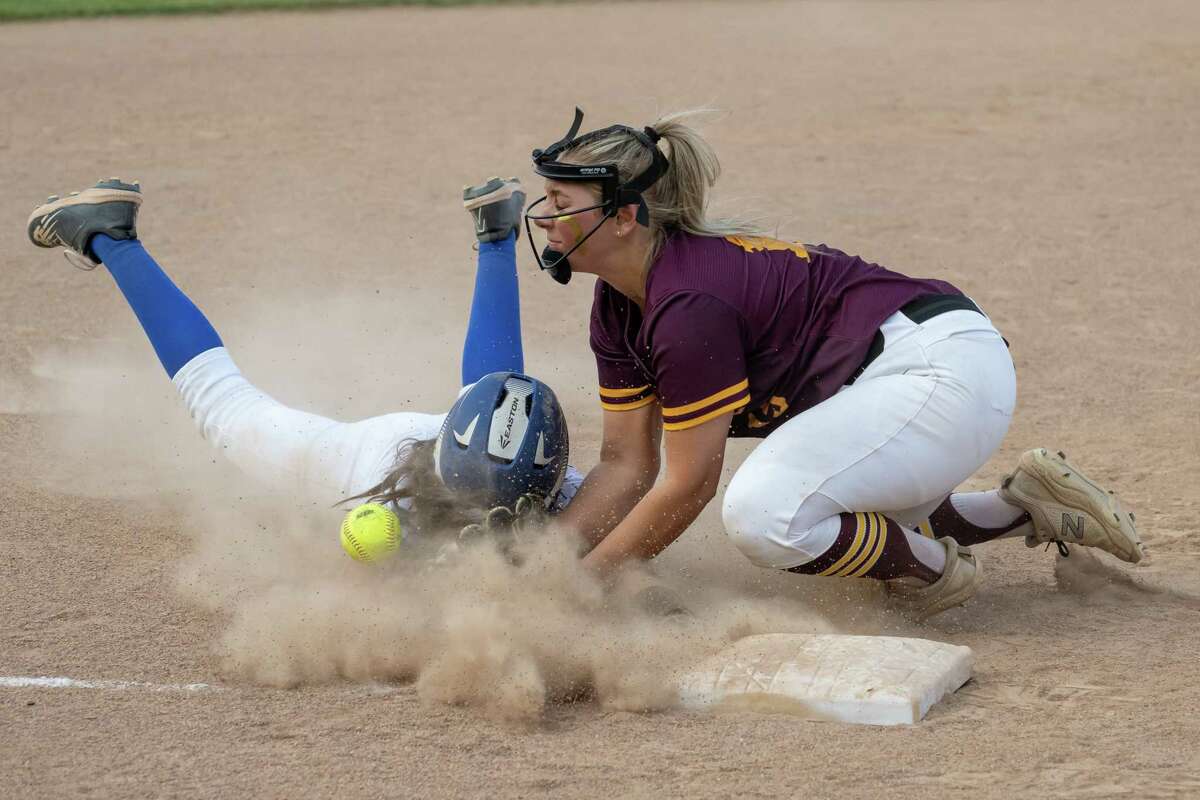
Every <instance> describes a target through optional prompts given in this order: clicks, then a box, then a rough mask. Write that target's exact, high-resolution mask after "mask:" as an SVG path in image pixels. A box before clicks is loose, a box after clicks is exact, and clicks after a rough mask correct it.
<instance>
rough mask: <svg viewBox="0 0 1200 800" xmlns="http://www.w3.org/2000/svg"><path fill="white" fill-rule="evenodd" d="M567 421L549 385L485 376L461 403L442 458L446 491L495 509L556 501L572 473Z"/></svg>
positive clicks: (437, 461) (437, 459)
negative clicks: (525, 499)
mask: <svg viewBox="0 0 1200 800" xmlns="http://www.w3.org/2000/svg"><path fill="white" fill-rule="evenodd" d="M569 446H570V445H569V440H568V438H567V419H566V417H565V416H564V415H563V412H562V407H561V406H559V404H558V398H557V397H555V396H554V392H553V391H551V390H550V387H549V386H547V385H546V384H544V383H542V382H541V381H539V380H537V379H535V378H531V377H529V376H528V375H522V374H520V373H518V372H493V373H490V374H488V375H484V376H483V377H482V378H480V379H479V380H478V381H477V382H476V383H475V384H474V385H472V386H470V387H469V388H468V389H467V390H466V391H465V392H463V394H462V395H461V396H460V397H459V398H458V401H457V402H456V403H455V404H454V407H453V408H451V409H450V413H449V414H447V415H446V421H445V422H444V423H443V424H442V430H441V432H440V433H439V434H438V438H437V445H436V449H435V450H434V465H435V468H436V470H437V474H438V477H439V478H441V479H442V483H444V484H446V486H447V487H449V488H450V489H453V490H455V491H462V492H467V493H470V494H474V495H476V496H477V497H479V498H480V499H481V500H482V502H484V503H485V504H487V505H505V506H512V505H513V504H515V503H516V501H517V498H518V497H520V496H521V495H523V494H533V495H537V496H538V497H541V498H543V499H545V500H546V501H547V502H549V501H550V500H552V499H553V498H554V496H555V495H556V494H558V489H559V487H560V486H561V485H562V481H563V476H564V475H565V474H566V472H567V453H568V450H569Z"/></svg>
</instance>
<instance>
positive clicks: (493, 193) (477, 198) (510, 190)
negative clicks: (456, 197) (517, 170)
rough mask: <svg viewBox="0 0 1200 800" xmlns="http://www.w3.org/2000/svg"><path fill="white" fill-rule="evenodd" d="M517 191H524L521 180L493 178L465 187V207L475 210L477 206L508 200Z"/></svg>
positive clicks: (468, 209)
mask: <svg viewBox="0 0 1200 800" xmlns="http://www.w3.org/2000/svg"><path fill="white" fill-rule="evenodd" d="M474 192H483V194H479V195H474V194H473V193H474ZM517 192H522V193H523V190H522V189H521V184H520V182H519V181H515V180H511V179H510V180H502V179H500V178H492V179H491V180H489V181H488V182H487V183H485V184H483V185H482V186H468V187H467V188H466V189H463V208H465V209H466V210H467V211H474V210H475V209H477V208H482V207H483V206H490V205H491V204H492V203H498V202H500V201H501V200H507V199H508V198H510V197H512V196H513V195H514V194H516V193H517Z"/></svg>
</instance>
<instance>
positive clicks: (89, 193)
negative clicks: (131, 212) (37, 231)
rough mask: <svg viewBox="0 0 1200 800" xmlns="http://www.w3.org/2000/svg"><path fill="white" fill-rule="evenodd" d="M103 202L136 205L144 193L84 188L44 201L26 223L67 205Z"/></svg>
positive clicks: (89, 204) (98, 203)
mask: <svg viewBox="0 0 1200 800" xmlns="http://www.w3.org/2000/svg"><path fill="white" fill-rule="evenodd" d="M103 203H133V204H134V205H135V206H140V205H141V204H142V193H141V192H133V191H128V190H125V189H97V188H92V189H84V190H83V191H82V192H80V193H79V194H77V195H73V196H71V197H62V198H59V199H58V200H54V201H52V202H49V203H43V204H42V205H40V206H38V207H37V208H35V209H34V210H33V213H32V214H30V215H29V221H28V222H27V223H25V224H26V227H28V226H30V225H33V223H34V221H35V220H36V219H37V218H38V217H44V216H48V215H49V214H52V213H54V212H55V211H58V210H59V209H60V208H66V207H67V206H85V205H86V206H98V205H101V204H103Z"/></svg>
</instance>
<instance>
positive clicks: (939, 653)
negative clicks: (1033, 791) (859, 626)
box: [679, 633, 974, 725]
mask: <svg viewBox="0 0 1200 800" xmlns="http://www.w3.org/2000/svg"><path fill="white" fill-rule="evenodd" d="M973 661H974V656H973V655H972V653H971V648H969V647H962V646H959V645H953V644H944V643H942V642H931V641H929V640H927V639H907V638H901V637H897V636H842V635H838V634H789V633H771V634H765V635H762V636H747V637H746V638H744V639H739V640H738V641H736V642H734V643H733V644H731V645H729V646H728V647H726V648H725V649H724V650H721V651H720V652H719V653H717V654H715V655H713V656H712V657H710V658H708V659H707V660H705V661H704V662H702V663H701V664H699V665H698V666H697V667H696V668H695V669H694V670H692V671H691V672H689V673H687V674H686V675H684V676H683V677H682V678H681V679H680V681H679V701H680V705H681V706H682V707H683V708H687V709H692V710H706V711H761V712H767V713H779V714H793V715H795V716H798V717H804V718H805V719H820V720H833V721H837V722H856V723H859V724H864V725H905V724H912V723H914V722H919V721H920V720H921V718H922V717H924V716H925V713H926V712H927V711H929V709H930V707H932V706H933V704H934V703H936V702H938V701H939V700H941V699H942V697H944V696H945V695H946V694H948V693H950V692H953V691H955V690H956V689H958V687H960V686H962V685H963V684H964V683H966V682H967V680H968V679H969V678H970V677H971V666H972V663H973Z"/></svg>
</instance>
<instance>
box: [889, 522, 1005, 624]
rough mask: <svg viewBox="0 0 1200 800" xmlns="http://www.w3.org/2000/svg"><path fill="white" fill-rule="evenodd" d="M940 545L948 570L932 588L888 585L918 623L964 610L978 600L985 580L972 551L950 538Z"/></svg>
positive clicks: (947, 537) (904, 582)
mask: <svg viewBox="0 0 1200 800" xmlns="http://www.w3.org/2000/svg"><path fill="white" fill-rule="evenodd" d="M937 541H938V543H939V544H941V545H942V546H943V547H945V548H946V568H945V570H943V571H942V577H940V578H938V579H937V580H936V581H934V582H933V583H931V584H929V585H928V586H916V585H913V584H910V583H908V582H907V581H904V580H896V581H888V582H887V583H885V584H884V588H885V589H886V591H887V593H888V596H889V597H890V598H891V599H892V600H893V601H894V602H895V603H896V605H897V606H899V607H900V610H901V611H903V612H904V613H905V614H906V615H907V616H910V617H912V618H913V619H915V620H918V621H920V620H926V619H929V618H930V617H932V616H934V615H936V614H940V613H942V612H943V611H946V610H947V609H951V608H954V607H955V606H961V605H962V604H963V603H965V602H967V601H968V600H970V599H971V598H972V597H974V596H975V592H977V591H979V584H980V582H981V581H982V579H983V570H982V569H981V567H980V565H979V561H978V560H977V559H976V558H975V554H974V553H972V552H971V549H970V548H968V547H961V546H960V545H959V544H958V542H956V541H954V540H953V539H951V538H950V537H949V536H943V537H942V538H940V539H938V540H937Z"/></svg>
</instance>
